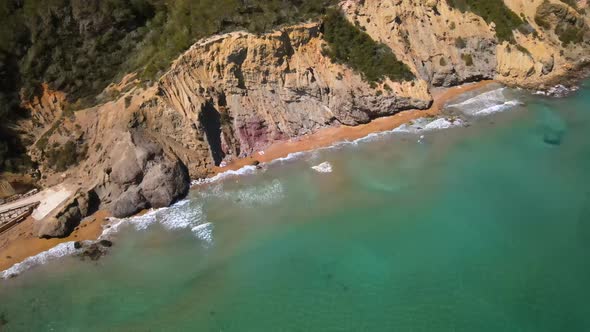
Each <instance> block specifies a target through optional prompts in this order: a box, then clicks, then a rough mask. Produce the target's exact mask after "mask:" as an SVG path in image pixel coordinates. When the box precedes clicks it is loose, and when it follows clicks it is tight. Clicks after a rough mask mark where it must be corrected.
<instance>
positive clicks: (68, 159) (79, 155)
mask: <svg viewBox="0 0 590 332" xmlns="http://www.w3.org/2000/svg"><path fill="white" fill-rule="evenodd" d="M87 151H88V147H87V146H86V145H82V146H80V147H78V145H77V144H76V143H74V142H72V141H68V142H67V143H66V144H64V145H63V146H61V147H60V146H59V145H58V146H54V147H52V148H50V149H49V150H47V152H46V157H47V163H48V164H49V166H50V167H51V168H53V169H54V170H56V171H58V172H63V171H65V170H67V169H68V167H69V166H72V165H75V164H78V163H79V162H80V161H82V160H83V159H84V158H86V153H87Z"/></svg>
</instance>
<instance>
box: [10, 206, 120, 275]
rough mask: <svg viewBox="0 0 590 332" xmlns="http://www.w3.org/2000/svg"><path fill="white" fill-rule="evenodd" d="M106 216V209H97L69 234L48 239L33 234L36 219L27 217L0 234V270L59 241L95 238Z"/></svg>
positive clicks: (98, 234)
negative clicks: (59, 237)
mask: <svg viewBox="0 0 590 332" xmlns="http://www.w3.org/2000/svg"><path fill="white" fill-rule="evenodd" d="M107 217H108V212H107V211H98V212H97V213H95V214H94V215H93V216H92V217H89V218H88V221H85V222H83V223H81V224H80V226H78V227H77V228H76V230H74V232H73V233H72V234H71V235H70V236H68V237H66V238H63V239H50V240H45V239H39V238H38V237H36V236H34V235H33V228H34V223H35V222H36V221H35V220H34V219H33V218H32V217H28V218H27V219H26V220H25V221H23V222H22V223H20V224H18V225H16V226H14V227H12V228H11V229H9V230H8V231H6V232H5V233H3V234H2V236H0V271H4V270H6V269H8V268H10V267H11V266H12V265H14V264H16V263H19V262H22V261H23V260H25V259H26V258H28V257H31V256H35V255H37V254H39V253H42V252H44V251H47V250H49V249H51V248H53V247H55V246H56V245H58V244H60V243H64V242H69V241H83V240H96V239H97V238H98V237H99V236H100V235H101V234H102V231H103V225H104V224H106V218H107Z"/></svg>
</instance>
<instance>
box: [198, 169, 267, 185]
mask: <svg viewBox="0 0 590 332" xmlns="http://www.w3.org/2000/svg"><path fill="white" fill-rule="evenodd" d="M254 173H256V166H252V165H249V166H244V167H242V168H240V169H238V170H235V171H234V170H229V171H225V172H222V173H219V174H217V175H215V176H213V177H210V178H206V179H198V180H195V181H193V182H192V183H191V184H192V185H193V186H198V185H203V184H209V183H213V182H217V181H219V180H223V179H226V178H228V177H234V176H241V175H247V174H254Z"/></svg>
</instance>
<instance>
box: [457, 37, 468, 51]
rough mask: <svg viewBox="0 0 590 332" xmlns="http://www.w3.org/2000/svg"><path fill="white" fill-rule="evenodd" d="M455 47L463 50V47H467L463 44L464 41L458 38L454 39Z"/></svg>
mask: <svg viewBox="0 0 590 332" xmlns="http://www.w3.org/2000/svg"><path fill="white" fill-rule="evenodd" d="M455 46H456V47H457V48H460V49H464V48H465V47H467V43H466V42H465V39H463V38H461V37H458V38H457V39H455Z"/></svg>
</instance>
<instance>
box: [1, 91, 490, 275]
mask: <svg viewBox="0 0 590 332" xmlns="http://www.w3.org/2000/svg"><path fill="white" fill-rule="evenodd" d="M493 82H494V81H492V80H490V81H481V82H477V83H472V84H467V85H462V86H457V87H452V88H446V89H439V90H437V91H433V93H432V95H433V99H434V101H433V104H432V106H431V107H430V108H429V109H427V110H408V111H403V112H400V113H397V114H395V115H392V116H389V117H383V118H378V119H375V120H373V121H371V122H370V123H367V124H364V125H359V126H354V127H351V126H339V127H332V128H325V129H321V130H319V131H318V132H316V133H314V134H311V135H307V136H302V137H299V138H296V139H291V140H288V141H281V142H276V143H274V144H272V145H271V146H269V147H268V148H267V149H265V150H264V154H259V153H256V154H254V155H252V156H250V157H246V158H242V159H238V160H235V161H234V162H232V163H231V164H229V165H228V166H226V167H217V168H216V169H215V170H214V175H215V174H218V173H221V172H224V171H227V170H237V169H240V168H242V167H244V166H247V165H252V164H253V163H255V162H270V161H272V160H275V159H278V158H283V157H286V156H288V155H289V154H291V153H296V152H303V151H311V150H314V149H318V148H322V147H327V146H330V145H333V144H334V143H337V142H341V141H346V140H355V139H358V138H362V137H365V136H367V135H369V134H371V133H377V132H382V131H389V130H393V129H395V128H397V127H399V126H401V125H403V124H404V123H408V122H410V121H412V120H416V119H418V118H422V117H428V116H437V115H439V114H440V112H441V110H442V108H443V106H444V105H445V104H446V103H447V102H449V101H451V100H453V99H454V98H456V97H458V96H459V95H461V94H463V93H465V92H469V91H473V90H476V89H480V88H482V87H484V86H486V85H488V84H491V83H493ZM108 217H109V214H108V212H107V211H99V212H97V213H95V214H94V215H93V216H92V217H89V218H87V219H89V220H90V221H87V222H84V223H82V224H81V226H79V227H78V228H76V230H75V231H74V232H73V233H72V234H71V235H70V236H68V237H67V238H63V239H50V240H45V239H39V238H37V237H36V236H34V235H33V226H34V223H35V220H34V219H33V218H32V217H29V218H27V219H26V220H25V221H23V222H22V223H20V224H18V225H16V226H14V227H13V228H11V229H10V230H8V231H6V232H5V233H3V234H1V235H0V271H3V270H6V269H8V268H10V267H11V266H12V265H14V264H16V263H19V262H22V261H23V260H24V259H26V258H28V257H31V256H35V255H37V254H39V253H41V252H43V251H46V250H49V249H51V248H53V247H55V246H56V245H58V244H60V243H64V242H69V241H82V240H96V239H97V238H98V237H99V236H100V235H101V234H102V231H103V226H104V225H105V224H107V223H108V222H107V220H106V218H108Z"/></svg>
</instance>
